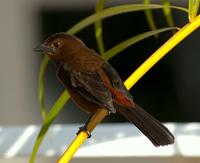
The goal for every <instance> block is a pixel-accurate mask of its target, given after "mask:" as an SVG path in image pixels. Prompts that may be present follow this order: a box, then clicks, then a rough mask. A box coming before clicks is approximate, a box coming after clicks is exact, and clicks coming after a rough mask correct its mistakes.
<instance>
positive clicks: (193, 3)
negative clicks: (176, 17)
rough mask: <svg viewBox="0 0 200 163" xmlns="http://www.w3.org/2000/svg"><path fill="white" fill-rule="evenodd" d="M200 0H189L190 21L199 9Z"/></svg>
mask: <svg viewBox="0 0 200 163" xmlns="http://www.w3.org/2000/svg"><path fill="white" fill-rule="evenodd" d="M199 4H200V0H189V7H188V8H189V15H188V17H189V21H190V22H192V21H193V19H194V18H195V17H196V15H197V13H198V10H199Z"/></svg>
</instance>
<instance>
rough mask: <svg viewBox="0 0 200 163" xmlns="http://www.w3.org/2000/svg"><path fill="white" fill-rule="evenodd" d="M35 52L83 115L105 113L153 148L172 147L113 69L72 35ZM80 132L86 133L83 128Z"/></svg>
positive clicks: (56, 38)
mask: <svg viewBox="0 0 200 163" xmlns="http://www.w3.org/2000/svg"><path fill="white" fill-rule="evenodd" d="M35 51H37V52H42V53H45V54H46V55H48V57H49V58H50V60H51V61H52V62H53V63H54V64H55V67H56V76H57V79H58V80H59V81H60V83H62V85H63V86H64V87H65V88H66V89H67V91H68V92H69V94H70V96H71V98H72V100H73V101H74V102H75V103H76V104H77V105H78V106H79V107H80V108H81V109H82V110H83V111H85V112H88V113H91V114H94V113H95V112H96V111H97V110H98V109H102V108H104V109H106V110H107V111H108V112H109V113H110V114H112V113H119V114H121V115H122V116H123V117H125V118H126V119H127V120H128V121H130V122H131V123H133V124H134V125H135V126H136V127H137V128H138V129H139V130H140V131H141V132H142V133H143V134H144V135H145V136H146V137H147V138H148V139H149V140H150V141H151V142H152V144H153V145H154V146H156V147H157V146H164V145H168V144H173V143H174V140H175V138H174V136H173V134H172V133H171V132H170V131H169V130H168V129H167V127H165V126H164V125H163V124H161V123H160V122H159V121H158V120H157V119H155V118H154V117H153V116H152V115H150V114H149V113H147V112H146V111H145V110H144V109H143V108H142V107H141V106H139V105H138V104H136V103H135V102H134V101H133V97H132V95H131V94H130V93H129V91H128V90H127V89H126V87H125V85H124V83H123V81H122V79H121V78H120V76H119V74H118V73H117V71H116V70H115V69H114V67H113V66H112V65H111V64H109V63H108V62H107V61H105V60H104V59H102V57H101V56H100V55H99V54H98V53H97V52H95V50H93V49H91V48H88V47H87V46H86V45H85V44H84V43H83V41H81V40H80V39H79V38H77V37H76V36H74V35H70V34H67V33H64V32H60V33H55V34H53V35H51V36H50V37H48V38H47V39H46V40H45V41H44V42H43V43H42V44H41V45H40V46H38V47H36V48H35ZM80 130H85V131H86V132H88V131H87V128H86V127H83V128H81V129H80Z"/></svg>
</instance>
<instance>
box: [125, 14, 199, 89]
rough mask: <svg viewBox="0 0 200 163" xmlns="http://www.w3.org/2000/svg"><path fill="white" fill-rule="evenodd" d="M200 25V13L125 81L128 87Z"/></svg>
mask: <svg viewBox="0 0 200 163" xmlns="http://www.w3.org/2000/svg"><path fill="white" fill-rule="evenodd" d="M199 26H200V15H199V16H197V17H196V18H195V20H194V21H193V22H192V23H188V24H186V25H185V26H184V27H183V28H181V29H180V30H179V31H178V32H177V33H175V34H174V35H173V36H172V37H171V38H170V39H169V40H168V41H167V42H165V43H164V44H163V45H162V46H161V47H160V48H159V49H158V50H156V51H155V52H154V53H153V54H152V55H151V56H150V57H149V58H148V59H147V60H146V61H145V62H144V63H143V64H142V65H141V66H140V67H139V68H137V70H136V71H135V72H134V73H132V74H131V76H130V77H129V78H128V79H127V80H126V81H125V85H126V87H127V89H130V88H131V87H132V86H133V85H135V83H136V82H137V81H138V80H139V79H140V78H141V77H142V76H143V75H144V74H145V73H146V72H147V71H149V70H150V69H151V68H152V67H153V66H154V65H155V64H156V63H157V62H158V61H159V60H160V59H161V58H163V57H164V56H165V55H166V54H167V53H168V52H169V51H170V50H171V49H172V48H174V47H175V46H176V45H177V44H178V43H179V42H181V41H182V40H183V39H184V38H185V37H187V36H188V35H190V33H192V32H193V31H194V30H195V29H197V28H198V27H199Z"/></svg>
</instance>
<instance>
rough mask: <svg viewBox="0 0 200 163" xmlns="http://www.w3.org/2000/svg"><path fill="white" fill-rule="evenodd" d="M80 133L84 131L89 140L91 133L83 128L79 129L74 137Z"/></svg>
mask: <svg viewBox="0 0 200 163" xmlns="http://www.w3.org/2000/svg"><path fill="white" fill-rule="evenodd" d="M81 131H85V132H86V133H87V135H88V138H91V133H90V131H88V130H87V128H86V127H85V126H82V127H79V130H78V132H77V133H76V135H78V134H79V133H80V132H81Z"/></svg>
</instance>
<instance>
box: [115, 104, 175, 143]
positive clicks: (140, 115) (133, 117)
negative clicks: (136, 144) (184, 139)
mask: <svg viewBox="0 0 200 163" xmlns="http://www.w3.org/2000/svg"><path fill="white" fill-rule="evenodd" d="M116 108H117V112H118V113H120V114H122V115H123V116H124V117H125V118H127V119H128V120H129V121H130V122H132V123H133V124H134V125H135V126H136V127H137V128H138V129H139V130H140V131H141V132H142V133H143V134H144V135H145V136H146V137H147V138H148V139H149V140H150V141H151V142H152V143H153V144H154V145H155V146H163V145H168V144H173V143H174V136H173V135H172V133H171V132H170V131H169V130H168V129H167V128H166V127H165V126H164V125H162V124H161V123H160V122H159V121H158V120H156V119H155V118H153V117H152V116H151V115H150V114H149V113H147V112H146V111H144V110H143V109H142V108H141V107H140V106H139V105H137V104H135V107H134V108H125V107H122V106H117V107H116Z"/></svg>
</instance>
